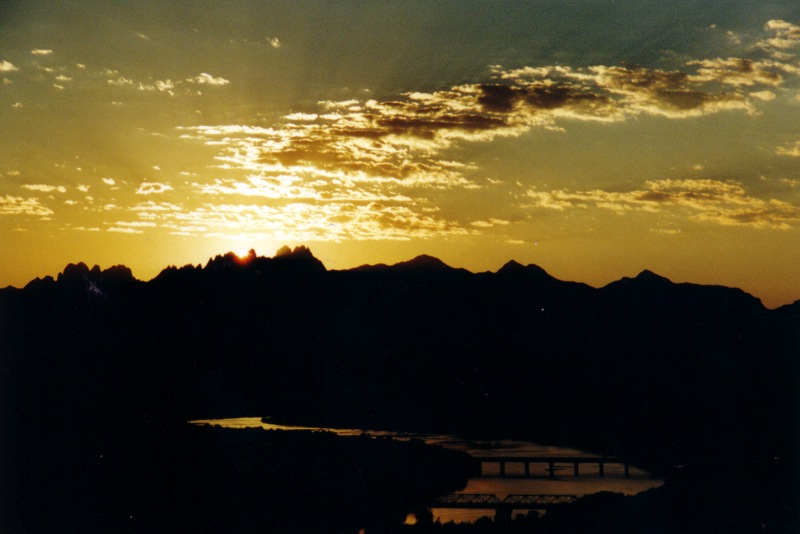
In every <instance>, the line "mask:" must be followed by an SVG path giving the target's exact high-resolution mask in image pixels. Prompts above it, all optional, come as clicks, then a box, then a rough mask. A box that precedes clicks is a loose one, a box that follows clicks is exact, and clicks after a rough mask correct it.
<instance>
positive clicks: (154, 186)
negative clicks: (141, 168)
mask: <svg viewBox="0 0 800 534" xmlns="http://www.w3.org/2000/svg"><path fill="white" fill-rule="evenodd" d="M172 189H173V188H172V186H171V185H169V184H162V183H158V182H144V183H142V184H141V185H140V186H139V189H137V190H136V194H137V195H157V194H161V193H164V192H166V191H172Z"/></svg>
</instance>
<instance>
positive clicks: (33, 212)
mask: <svg viewBox="0 0 800 534" xmlns="http://www.w3.org/2000/svg"><path fill="white" fill-rule="evenodd" d="M0 215H27V216H30V217H39V218H42V219H48V218H49V217H50V215H53V210H51V209H50V208H48V207H46V206H42V205H41V203H40V202H39V200H38V199H36V198H22V197H15V196H11V195H4V196H0Z"/></svg>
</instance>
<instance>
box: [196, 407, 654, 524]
mask: <svg viewBox="0 0 800 534" xmlns="http://www.w3.org/2000/svg"><path fill="white" fill-rule="evenodd" d="M189 422H190V423H192V424H198V425H217V426H221V427H225V428H264V429H266V430H310V431H327V432H332V433H335V434H337V435H340V436H360V435H362V434H368V435H370V436H391V437H393V438H396V439H421V440H423V441H425V442H426V443H429V444H431V445H440V446H442V447H446V448H448V449H454V450H458V451H463V452H466V453H468V454H470V455H471V456H474V457H476V458H480V457H481V456H484V457H486V456H496V455H498V454H502V455H503V456H540V457H541V456H558V457H569V456H580V457H587V456H594V455H592V454H589V453H586V452H584V451H580V450H577V449H570V448H566V447H554V446H550V445H539V444H538V443H532V442H528V441H518V440H493V441H475V440H465V439H461V438H457V437H455V436H448V435H435V434H411V433H405V432H389V431H378V430H375V431H373V430H363V429H354V428H349V429H344V428H320V427H303V426H287V425H276V424H272V423H265V422H262V420H261V419H260V418H259V417H238V418H231V419H201V420H195V421H189ZM547 467H548V466H547V464H541V463H534V464H531V465H530V475H531V476H530V477H525V476H524V466H523V464H522V463H515V462H510V463H508V464H506V476H505V477H500V476H499V466H498V464H492V463H487V464H484V466H483V472H482V476H480V477H473V478H470V479H469V481H468V482H467V486H466V487H465V488H463V489H462V490H460V491H459V492H458V493H493V494H495V495H497V497H498V498H500V499H503V498H505V497H506V496H507V495H509V494H514V493H534V494H548V495H556V494H566V495H578V496H581V495H588V494H590V493H597V492H600V491H611V492H615V493H623V494H625V495H635V494H637V493H640V492H642V491H645V490H648V489H651V488H655V487H658V486H661V485H662V484H663V483H664V481H663V480H661V479H657V478H652V477H650V475H649V474H648V473H647V472H645V471H643V470H641V469H637V468H636V467H631V468H630V477H629V478H625V477H624V473H623V467H622V465H617V464H607V465H606V466H605V476H604V477H600V475H599V469H598V466H597V465H593V464H581V466H580V476H578V477H574V476H573V470H572V466H571V465H565V466H559V468H558V471H557V472H556V475H555V479H551V478H549V472H548V471H547V470H546V469H547ZM432 512H433V516H434V519H438V520H439V521H441V522H442V523H446V522H448V521H454V522H456V523H460V522H472V521H474V520H476V519H477V518H479V517H481V516H485V515H488V516H490V517H491V516H493V515H494V511H493V510H457V509H455V510H454V509H444V508H434V509H433V510H432Z"/></svg>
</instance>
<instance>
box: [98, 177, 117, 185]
mask: <svg viewBox="0 0 800 534" xmlns="http://www.w3.org/2000/svg"><path fill="white" fill-rule="evenodd" d="M102 180H103V183H104V184H106V185H116V183H117V182H116V180H114V179H113V178H103V179H102Z"/></svg>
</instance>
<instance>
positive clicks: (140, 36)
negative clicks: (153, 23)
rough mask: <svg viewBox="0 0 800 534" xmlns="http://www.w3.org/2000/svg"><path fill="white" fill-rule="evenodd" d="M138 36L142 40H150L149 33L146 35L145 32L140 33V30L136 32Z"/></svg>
mask: <svg viewBox="0 0 800 534" xmlns="http://www.w3.org/2000/svg"><path fill="white" fill-rule="evenodd" d="M136 37H138V38H139V39H141V40H142V41H149V40H150V38H149V37H148V36H147V35H145V34H143V33H139V32H136Z"/></svg>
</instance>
